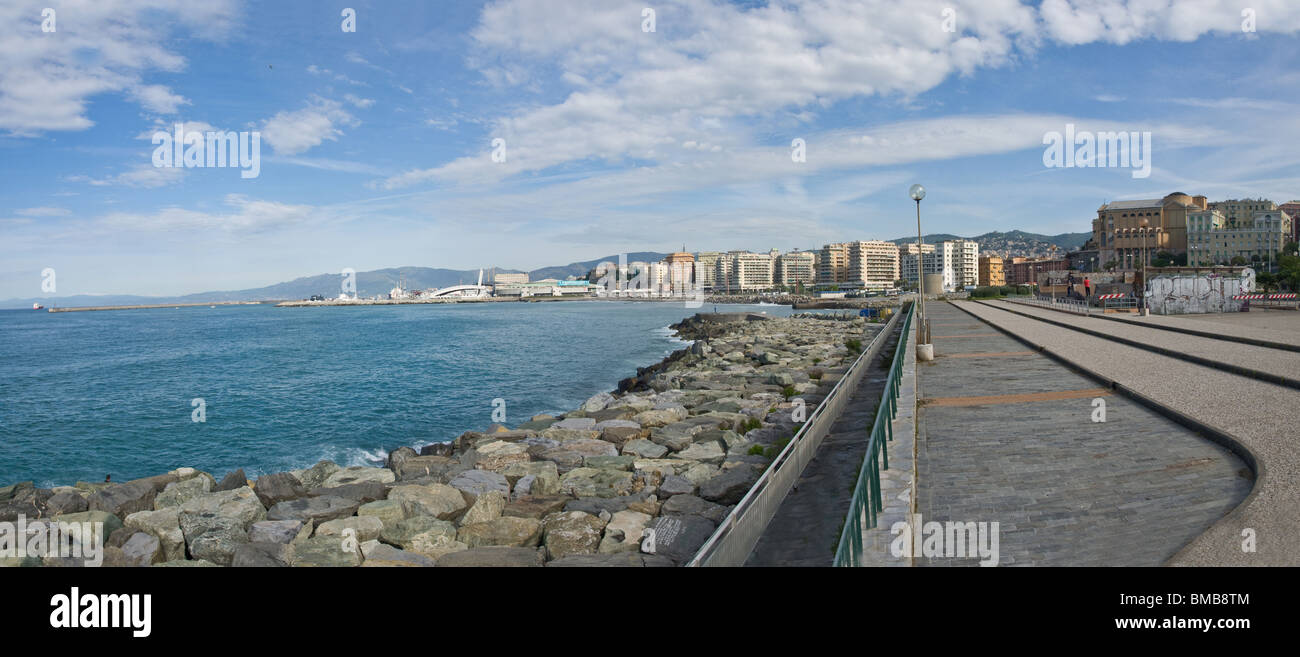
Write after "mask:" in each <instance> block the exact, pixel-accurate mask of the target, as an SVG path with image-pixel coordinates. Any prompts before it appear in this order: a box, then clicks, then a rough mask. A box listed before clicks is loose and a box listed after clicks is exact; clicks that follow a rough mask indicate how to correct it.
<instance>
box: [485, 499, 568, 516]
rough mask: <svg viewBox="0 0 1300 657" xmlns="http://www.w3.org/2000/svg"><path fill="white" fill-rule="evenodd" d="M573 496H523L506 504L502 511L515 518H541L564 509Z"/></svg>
mask: <svg viewBox="0 0 1300 657" xmlns="http://www.w3.org/2000/svg"><path fill="white" fill-rule="evenodd" d="M571 499H572V498H570V497H569V496H567V495H542V496H528V497H521V498H519V499H517V500H514V501H512V502H510V503H509V504H507V505H506V508H505V510H503V511H502V512H501V514H502V515H505V516H513V517H515V518H532V519H534V520H541V519H542V518H545V517H546V516H548V515H550V514H552V513H556V512H558V511H560V510H562V509H564V505H565V503H566V502H569V501H570V500H571Z"/></svg>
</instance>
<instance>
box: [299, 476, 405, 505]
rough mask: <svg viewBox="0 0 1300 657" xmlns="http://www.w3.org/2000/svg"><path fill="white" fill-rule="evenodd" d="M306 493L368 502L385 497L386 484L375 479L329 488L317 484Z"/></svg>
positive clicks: (312, 495) (359, 502)
mask: <svg viewBox="0 0 1300 657" xmlns="http://www.w3.org/2000/svg"><path fill="white" fill-rule="evenodd" d="M307 495H309V496H311V497H320V496H322V495H333V496H334V497H345V498H347V499H349V500H356V501H357V503H358V504H368V503H370V502H374V501H376V500H382V499H385V498H387V497H388V486H387V485H385V484H381V483H379V482H377V481H363V482H360V483H356V484H343V485H342V486H333V487H331V488H325V487H323V486H319V487H316V488H313V489H311V490H310V491H308V492H307Z"/></svg>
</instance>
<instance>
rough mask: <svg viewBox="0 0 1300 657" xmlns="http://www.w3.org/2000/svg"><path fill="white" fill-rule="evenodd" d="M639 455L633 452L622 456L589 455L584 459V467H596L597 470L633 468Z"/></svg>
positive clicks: (629, 469) (628, 469)
mask: <svg viewBox="0 0 1300 657" xmlns="http://www.w3.org/2000/svg"><path fill="white" fill-rule="evenodd" d="M636 459H637V457H636V456H635V455H632V454H624V455H622V456H588V457H587V458H585V459H583V461H582V466H583V467H584V468H596V469H597V470H627V471H631V470H632V464H633V463H635V462H636Z"/></svg>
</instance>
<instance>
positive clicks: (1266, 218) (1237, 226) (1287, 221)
mask: <svg viewBox="0 0 1300 657" xmlns="http://www.w3.org/2000/svg"><path fill="white" fill-rule="evenodd" d="M1238 212H1243V211H1242V210H1238ZM1236 217H1237V218H1236V219H1235V220H1233V219H1229V218H1228V216H1227V214H1226V213H1225V212H1224V211H1223V210H1220V209H1218V208H1214V209H1207V210H1203V211H1201V212H1195V213H1191V214H1189V215H1188V224H1187V241H1188V256H1187V264H1188V265H1192V266H1209V265H1228V264H1232V259H1233V258H1236V257H1240V258H1242V260H1244V261H1245V264H1247V265H1255V266H1258V265H1260V264H1273V262H1274V260H1275V259H1276V258H1277V253H1278V252H1279V251H1281V250H1282V247H1283V246H1285V245H1286V243H1287V242H1288V241H1290V239H1291V236H1292V235H1294V233H1295V219H1293V218H1292V217H1291V216H1290V215H1288V214H1287V213H1285V212H1283V211H1281V210H1254V211H1251V214H1250V215H1249V217H1250V218H1249V219H1245V218H1244V216H1243V215H1241V214H1238V215H1236Z"/></svg>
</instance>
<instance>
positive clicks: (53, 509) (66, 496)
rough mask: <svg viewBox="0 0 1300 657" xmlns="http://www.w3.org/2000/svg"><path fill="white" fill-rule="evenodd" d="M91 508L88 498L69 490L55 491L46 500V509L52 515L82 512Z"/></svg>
mask: <svg viewBox="0 0 1300 657" xmlns="http://www.w3.org/2000/svg"><path fill="white" fill-rule="evenodd" d="M89 509H90V505H89V504H87V502H86V498H84V497H82V496H80V495H78V494H76V493H73V492H69V491H64V492H61V493H55V494H54V495H52V496H50V499H48V500H46V501H45V510H46V511H47V512H48V513H49V514H50V515H51V516H57V515H62V514H65V513H81V512H82V511H88V510H89Z"/></svg>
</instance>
